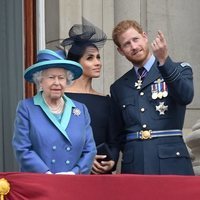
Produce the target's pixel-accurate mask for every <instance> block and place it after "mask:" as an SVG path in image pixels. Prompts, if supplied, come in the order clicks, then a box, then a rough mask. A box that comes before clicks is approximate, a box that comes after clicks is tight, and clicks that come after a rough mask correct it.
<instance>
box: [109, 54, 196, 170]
mask: <svg viewBox="0 0 200 200" xmlns="http://www.w3.org/2000/svg"><path fill="white" fill-rule="evenodd" d="M137 79H138V78H137V75H136V72H135V70H134V68H133V69H131V70H130V71H128V72H127V73H126V74H125V75H123V76H122V77H121V78H119V79H118V80H117V81H116V82H115V83H114V84H113V85H112V86H111V97H112V99H113V100H114V102H115V104H116V105H117V107H118V109H119V113H120V117H121V121H122V123H117V124H116V125H118V126H119V129H120V130H121V137H120V139H121V140H120V141H121V142H124V143H123V145H122V150H123V151H124V152H125V154H126V155H125V157H124V158H123V162H124V163H125V162H127V163H133V162H134V159H135V158H134V156H133V155H135V156H138V157H139V156H141V158H138V159H141V160H137V162H136V161H135V163H143V164H142V166H141V165H140V164H138V169H139V168H141V169H142V171H139V170H138V171H137V170H136V171H137V172H138V173H143V172H144V171H145V169H144V168H145V167H147V168H149V169H146V171H147V173H158V172H157V171H154V169H153V168H157V165H159V164H158V162H157V161H156V160H155V162H154V157H155V154H156V152H157V151H158V150H157V148H158V145H159V144H160V143H161V144H162V143H163V144H164V143H171V142H172V143H174V146H173V145H171V146H170V148H171V147H172V148H174V149H172V148H171V150H166V149H165V148H164V149H163V148H161V147H160V149H162V150H161V151H162V152H161V153H160V157H163V158H164V157H165V158H169V157H171V156H172V154H174V155H173V157H176V151H177V148H179V147H180V145H178V143H180V144H181V145H182V146H181V148H179V149H183V154H184V155H183V156H186V157H189V155H188V152H187V149H186V147H185V145H184V143H183V140H182V138H181V139H180V137H178V138H179V139H178V140H176V141H175V138H177V137H174V138H173V139H172V137H171V138H163V139H161V138H160V139H152V140H148V141H133V143H134V144H135V145H134V149H132V150H130V146H131V144H126V139H125V138H126V134H128V133H134V132H137V131H141V130H152V131H156V130H170V129H182V128H183V122H184V116H185V110H186V105H187V104H189V103H190V102H191V101H192V99H193V95H194V90H193V77H192V69H191V67H190V65H189V64H188V63H175V62H173V61H172V60H171V59H170V58H169V57H168V58H167V60H166V62H165V65H163V66H158V61H157V60H156V61H155V62H154V64H153V66H152V67H151V69H150V71H149V72H148V73H147V76H146V77H145V79H144V81H143V83H142V86H141V89H137V88H136V87H135V83H136V82H137ZM158 82H161V84H160V85H161V86H163V83H166V86H167V89H166V90H167V92H168V95H167V96H165V97H161V98H156V99H153V98H152V94H153V91H152V90H153V88H154V86H158V84H157V83H158ZM159 105H160V106H159ZM162 105H163V106H164V107H162ZM162 108H164V110H163V109H162ZM161 140H162V142H161ZM172 140H174V141H172ZM158 141H159V142H158ZM155 146H157V147H155ZM133 152H134V153H133ZM163 152H165V153H164V156H163ZM166 152H168V153H166ZM128 154H129V155H128ZM161 154H162V156H161ZM156 157H157V156H156ZM146 159H147V160H146ZM165 160H166V161H167V159H165ZM172 162H173V161H172ZM145 163H146V164H145ZM150 163H152V166H150V165H151V164H150ZM154 164H155V165H154ZM182 164H184V163H182ZM134 166H136V164H135V165H134ZM190 166H191V164H190ZM122 167H123V166H122ZM173 167H175V168H176V165H175V166H173ZM136 168H137V167H136ZM150 168H151V169H150ZM169 168H170V167H169ZM143 170H144V171H143ZM183 171H184V169H183ZM126 172H131V173H132V171H128V170H127V171H126ZM166 172H167V169H166Z"/></svg>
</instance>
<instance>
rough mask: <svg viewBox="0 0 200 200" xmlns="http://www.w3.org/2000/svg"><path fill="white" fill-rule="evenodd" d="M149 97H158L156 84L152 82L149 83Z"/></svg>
mask: <svg viewBox="0 0 200 200" xmlns="http://www.w3.org/2000/svg"><path fill="white" fill-rule="evenodd" d="M151 98H152V99H157V98H158V89H157V84H152V85H151Z"/></svg>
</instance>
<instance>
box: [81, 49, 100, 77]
mask: <svg viewBox="0 0 200 200" xmlns="http://www.w3.org/2000/svg"><path fill="white" fill-rule="evenodd" d="M79 63H80V64H81V65H82V66H83V75H82V76H85V77H89V78H98V77H99V76H100V72H101V67H102V65H101V61H100V54H99V50H98V49H97V48H95V47H92V46H88V47H87V48H86V49H85V52H84V54H83V56H82V57H81V59H80V61H79Z"/></svg>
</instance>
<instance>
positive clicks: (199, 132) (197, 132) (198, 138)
mask: <svg viewBox="0 0 200 200" xmlns="http://www.w3.org/2000/svg"><path fill="white" fill-rule="evenodd" d="M185 142H186V144H187V146H188V147H189V148H190V149H191V154H192V164H193V169H194V173H195V175H200V119H199V120H198V121H197V122H196V124H195V125H194V126H193V127H192V133H191V134H188V135H187V136H186V137H185Z"/></svg>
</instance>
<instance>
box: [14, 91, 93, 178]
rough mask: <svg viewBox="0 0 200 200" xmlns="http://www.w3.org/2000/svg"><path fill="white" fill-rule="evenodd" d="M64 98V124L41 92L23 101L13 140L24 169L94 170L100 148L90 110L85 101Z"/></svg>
mask: <svg viewBox="0 0 200 200" xmlns="http://www.w3.org/2000/svg"><path fill="white" fill-rule="evenodd" d="M64 100H65V101H66V102H67V103H66V104H65V108H64V113H63V116H62V120H61V122H60V123H59V122H58V120H57V119H56V118H55V116H54V115H53V114H52V113H51V112H50V111H49V110H48V108H47V106H46V104H45V103H44V101H43V99H42V97H41V93H38V94H37V95H36V96H35V97H34V98H30V99H25V100H22V101H20V102H19V105H18V107H17V111H16V119H15V127H14V136H13V142H12V143H13V148H14V151H15V154H16V157H17V160H18V162H19V163H20V168H21V171H23V172H39V173H45V172H47V171H48V170H49V171H51V172H52V173H57V172H67V171H73V172H74V173H75V174H88V173H90V170H91V167H92V163H93V160H94V156H95V155H96V147H95V142H94V139H93V134H92V129H91V126H90V116H89V113H88V111H87V108H86V106H85V105H84V104H81V103H79V102H76V101H72V100H71V99H69V98H67V97H66V96H64Z"/></svg>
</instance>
